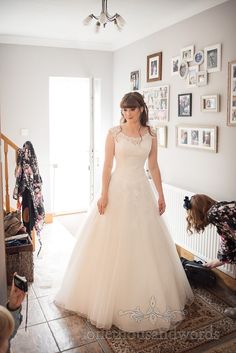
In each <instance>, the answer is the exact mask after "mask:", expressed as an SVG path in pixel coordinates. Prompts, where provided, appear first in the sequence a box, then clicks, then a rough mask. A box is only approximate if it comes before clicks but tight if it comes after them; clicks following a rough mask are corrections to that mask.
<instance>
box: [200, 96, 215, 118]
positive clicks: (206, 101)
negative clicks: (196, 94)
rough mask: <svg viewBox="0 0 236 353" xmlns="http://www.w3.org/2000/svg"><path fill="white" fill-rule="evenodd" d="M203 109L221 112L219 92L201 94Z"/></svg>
mask: <svg viewBox="0 0 236 353" xmlns="http://www.w3.org/2000/svg"><path fill="white" fill-rule="evenodd" d="M201 111H202V112H209V113H217V112H219V94H214V95H211V96H201Z"/></svg>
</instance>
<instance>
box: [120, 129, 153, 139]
mask: <svg viewBox="0 0 236 353" xmlns="http://www.w3.org/2000/svg"><path fill="white" fill-rule="evenodd" d="M120 133H121V134H122V135H123V136H125V137H128V138H129V139H135V140H136V139H140V137H144V136H145V135H147V134H148V133H149V131H148V129H147V130H146V132H145V133H144V134H143V135H140V136H129V135H127V134H125V133H124V132H123V130H122V128H121V131H120Z"/></svg>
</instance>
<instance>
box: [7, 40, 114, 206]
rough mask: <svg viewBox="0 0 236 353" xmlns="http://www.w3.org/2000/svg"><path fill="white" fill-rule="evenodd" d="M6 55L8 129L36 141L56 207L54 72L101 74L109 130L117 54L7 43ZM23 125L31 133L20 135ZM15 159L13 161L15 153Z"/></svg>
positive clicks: (19, 138) (20, 141)
mask: <svg viewBox="0 0 236 353" xmlns="http://www.w3.org/2000/svg"><path fill="white" fill-rule="evenodd" d="M0 58H1V60H0V101H1V112H2V132H3V133H4V134H5V135H7V136H8V137H9V138H10V139H11V140H13V141H14V142H15V143H16V144H17V145H18V146H22V145H23V143H24V142H25V141H26V140H30V141H31V142H32V143H33V145H34V148H35V151H36V154H37V157H38V161H39V168H40V172H41V175H42V178H43V182H44V185H43V194H44V199H45V206H46V211H47V212H51V199H50V170H51V166H50V161H49V77H50V76H61V77H63V76H64V77H96V78H100V79H101V107H102V108H101V116H102V128H103V130H104V133H103V132H102V133H103V134H104V135H105V131H106V130H107V129H108V127H110V126H111V124H112V65H113V54H112V53H111V52H105V51H92V50H78V49H63V48H49V47H38V46H24V45H7V44H1V45H0ZM65 126H66V122H65ZM21 128H26V129H28V130H29V136H28V137H22V136H21V135H20V130H21ZM81 129H83V126H81ZM65 133H66V130H65ZM10 160H11V161H12V164H13V163H14V155H12V156H11V157H10ZM11 170H12V169H11ZM12 178H13V177H12ZM12 184H13V182H11V186H12ZM10 194H11V195H12V188H11V190H10Z"/></svg>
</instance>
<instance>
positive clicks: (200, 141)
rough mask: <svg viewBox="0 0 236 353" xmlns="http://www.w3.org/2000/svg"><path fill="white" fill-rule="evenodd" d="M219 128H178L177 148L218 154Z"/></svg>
mask: <svg viewBox="0 0 236 353" xmlns="http://www.w3.org/2000/svg"><path fill="white" fill-rule="evenodd" d="M217 132H218V127H217V126H198V125H178V126H176V145H177V147H186V148H195V149H201V150H205V151H209V152H215V153H216V152H217Z"/></svg>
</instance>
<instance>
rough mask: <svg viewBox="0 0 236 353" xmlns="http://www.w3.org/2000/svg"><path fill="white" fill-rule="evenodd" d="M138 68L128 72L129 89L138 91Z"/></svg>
mask: <svg viewBox="0 0 236 353" xmlns="http://www.w3.org/2000/svg"><path fill="white" fill-rule="evenodd" d="M140 77H141V76H140V70H136V71H132V72H131V73H130V90H131V91H139V90H140Z"/></svg>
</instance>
